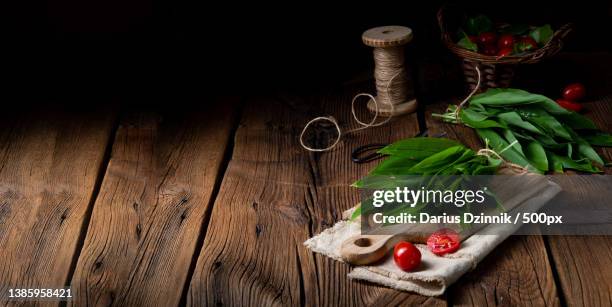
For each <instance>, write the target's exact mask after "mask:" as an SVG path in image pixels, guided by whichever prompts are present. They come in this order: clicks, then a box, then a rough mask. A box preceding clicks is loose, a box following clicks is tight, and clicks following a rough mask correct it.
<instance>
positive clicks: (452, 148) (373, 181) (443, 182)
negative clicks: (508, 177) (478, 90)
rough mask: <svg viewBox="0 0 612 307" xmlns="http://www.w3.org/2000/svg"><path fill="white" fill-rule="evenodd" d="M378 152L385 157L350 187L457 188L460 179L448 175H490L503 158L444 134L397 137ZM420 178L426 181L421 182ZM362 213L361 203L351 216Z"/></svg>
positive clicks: (415, 208)
mask: <svg viewBox="0 0 612 307" xmlns="http://www.w3.org/2000/svg"><path fill="white" fill-rule="evenodd" d="M378 153H380V154H383V155H386V156H388V158H387V159H385V160H384V161H383V162H381V163H380V164H379V165H378V166H377V167H375V168H374V169H372V170H371V171H370V173H369V174H368V175H367V176H365V177H364V178H361V179H360V180H358V181H356V182H355V183H353V184H352V186H353V187H357V188H362V189H394V188H395V187H398V186H421V185H425V186H427V187H432V186H435V187H437V188H439V189H450V190H455V189H458V188H460V187H459V186H457V185H458V184H461V182H462V180H463V179H462V178H461V177H457V176H450V175H492V174H495V173H496V171H497V169H498V168H499V167H500V166H501V164H502V162H503V161H502V160H501V159H498V158H496V157H489V156H484V155H478V154H477V153H476V152H475V151H473V150H472V149H470V148H467V147H465V146H463V145H461V144H460V143H458V142H456V141H453V140H450V139H446V138H428V137H416V138H410V139H405V140H400V141H397V142H395V143H393V144H390V145H388V146H386V147H384V148H382V149H381V150H379V151H378ZM445 175H448V176H445ZM423 180H427V182H422V181H423ZM448 180H452V182H448ZM364 201H366V202H367V201H371V199H370V200H368V199H366V200H364ZM425 205H427V204H419V205H418V206H416V207H414V208H409V207H405V206H404V207H398V210H399V211H398V212H396V213H401V212H406V213H414V212H418V211H419V210H421V209H422V208H423V207H424V206H425ZM366 207H367V206H366ZM370 207H371V206H370ZM361 213H362V212H361V206H360V207H358V208H357V210H355V212H354V213H353V216H352V219H355V218H356V217H358V216H359V215H361Z"/></svg>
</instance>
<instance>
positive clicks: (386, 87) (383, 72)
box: [300, 47, 408, 152]
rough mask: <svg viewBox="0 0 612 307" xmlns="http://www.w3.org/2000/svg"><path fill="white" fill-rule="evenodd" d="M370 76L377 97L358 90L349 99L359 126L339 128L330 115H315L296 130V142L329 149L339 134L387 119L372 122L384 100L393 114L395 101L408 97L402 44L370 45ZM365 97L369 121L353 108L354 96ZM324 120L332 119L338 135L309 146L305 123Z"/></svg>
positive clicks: (401, 100) (376, 117) (313, 149)
mask: <svg viewBox="0 0 612 307" xmlns="http://www.w3.org/2000/svg"><path fill="white" fill-rule="evenodd" d="M374 64H375V68H374V78H375V79H376V91H377V93H378V96H377V97H374V96H372V95H371V94H368V93H359V94H357V95H355V96H354V97H353V100H352V101H351V115H352V116H353V119H354V120H355V121H356V122H357V124H359V127H357V128H354V129H351V130H348V131H346V132H344V133H343V132H342V129H340V125H339V124H338V121H337V120H336V119H335V118H334V117H333V116H319V117H316V118H313V119H312V120H310V121H309V122H308V123H306V125H305V126H304V128H303V129H302V133H300V145H302V147H304V149H306V150H308V151H313V152H322V151H329V150H332V149H333V148H334V147H336V145H338V143H339V142H340V139H341V138H342V136H343V135H346V134H349V133H353V132H356V131H359V130H364V129H367V128H371V127H378V126H382V125H384V124H386V123H388V122H389V121H390V120H391V118H392V117H393V116H392V115H391V116H388V117H387V118H385V119H384V120H383V121H380V122H376V120H377V119H378V116H379V114H380V108H381V105H379V103H381V104H384V105H385V106H387V107H388V113H389V114H393V111H394V110H395V105H397V104H400V103H402V102H405V101H406V100H407V97H408V77H407V73H406V69H405V67H404V49H403V48H402V47H391V48H374ZM360 97H369V98H370V100H372V102H373V104H374V117H372V120H370V121H369V122H367V123H366V122H364V121H362V120H360V119H359V117H357V114H356V112H355V102H356V101H357V98H360ZM319 121H328V122H330V123H332V124H333V125H334V126H335V128H336V130H337V131H338V136H337V137H336V139H335V140H334V142H333V143H332V144H331V145H329V146H327V147H325V148H313V147H310V146H308V145H306V144H305V143H304V134H305V133H306V130H308V127H310V125H312V124H313V123H315V122H319Z"/></svg>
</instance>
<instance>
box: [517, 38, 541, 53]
mask: <svg viewBox="0 0 612 307" xmlns="http://www.w3.org/2000/svg"><path fill="white" fill-rule="evenodd" d="M519 42H520V43H522V44H523V45H524V47H523V50H533V49H538V43H537V42H536V41H535V39H533V37H531V36H523V37H521V40H520V41H519Z"/></svg>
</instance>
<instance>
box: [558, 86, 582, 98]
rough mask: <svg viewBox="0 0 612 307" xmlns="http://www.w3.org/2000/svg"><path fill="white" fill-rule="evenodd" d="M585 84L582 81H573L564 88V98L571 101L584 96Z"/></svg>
mask: <svg viewBox="0 0 612 307" xmlns="http://www.w3.org/2000/svg"><path fill="white" fill-rule="evenodd" d="M584 93H585V89H584V85H582V84H580V83H572V84H570V85H568V86H566V87H565V89H563V98H565V99H566V100H570V101H577V100H580V99H582V98H584Z"/></svg>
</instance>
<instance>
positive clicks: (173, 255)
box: [71, 100, 236, 306]
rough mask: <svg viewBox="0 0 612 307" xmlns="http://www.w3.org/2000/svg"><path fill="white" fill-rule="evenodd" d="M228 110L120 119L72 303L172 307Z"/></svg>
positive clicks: (219, 106) (210, 185)
mask: <svg viewBox="0 0 612 307" xmlns="http://www.w3.org/2000/svg"><path fill="white" fill-rule="evenodd" d="M235 106H236V105H235V103H234V101H226V100H223V101H218V102H217V103H216V106H215V108H214V109H203V110H181V111H176V113H169V112H168V111H165V112H162V113H157V112H151V113H148V112H143V111H136V112H133V113H130V114H129V115H127V116H125V117H124V118H122V119H121V122H120V126H119V128H118V131H117V135H116V139H115V142H114V144H113V148H112V155H111V159H110V161H109V164H108V168H107V171H106V175H105V177H104V180H103V182H102V186H101V189H100V194H99V196H98V199H97V200H96V202H95V205H94V209H93V213H92V217H91V222H90V224H89V228H88V230H87V236H86V238H85V242H84V246H83V249H82V251H81V254H80V257H79V261H78V263H77V267H76V271H75V274H74V277H73V280H72V287H73V289H74V294H75V298H74V300H73V301H72V302H71V303H72V304H73V305H75V306H87V305H96V306H98V305H104V306H107V305H120V306H172V305H178V304H179V302H180V299H181V294H182V289H183V287H184V285H185V283H186V280H187V279H188V274H189V270H190V266H191V263H192V260H193V259H194V257H195V255H194V253H195V252H196V243H197V242H198V236H199V235H200V232H201V230H202V225H203V222H204V219H205V215H206V214H207V212H208V211H207V209H208V208H209V205H210V199H211V195H212V193H213V189H214V187H215V183H216V180H217V178H218V176H222V174H219V171H220V167H221V165H222V161H223V157H224V154H225V151H226V148H227V145H228V142H229V138H230V135H231V133H232V125H233V122H234V120H232V118H233V116H234V112H235ZM177 109H180V108H177ZM158 114H164V115H163V117H162V116H160V115H158Z"/></svg>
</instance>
